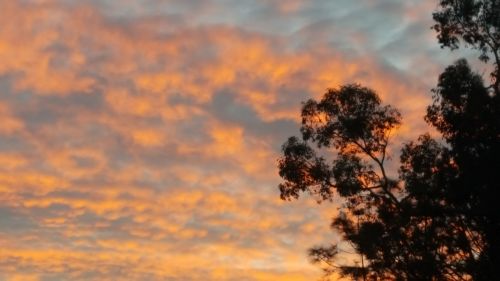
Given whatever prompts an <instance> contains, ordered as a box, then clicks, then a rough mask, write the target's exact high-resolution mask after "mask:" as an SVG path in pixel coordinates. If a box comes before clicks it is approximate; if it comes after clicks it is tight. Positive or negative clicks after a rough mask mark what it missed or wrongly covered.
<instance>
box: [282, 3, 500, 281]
mask: <svg viewBox="0 0 500 281" xmlns="http://www.w3.org/2000/svg"><path fill="white" fill-rule="evenodd" d="M499 7H500V2H498V1H477V0H476V1H474V0H465V1H453V0H448V1H446V0H442V1H440V6H439V9H438V11H436V12H435V13H434V19H435V20H436V25H435V26H434V29H435V30H436V31H437V32H438V39H439V42H440V43H441V44H442V46H446V47H451V48H458V46H459V43H460V41H461V40H462V41H464V42H465V43H467V44H469V45H470V46H472V47H473V48H477V49H479V50H480V52H481V59H482V60H484V61H488V58H489V57H490V56H493V58H494V63H493V65H494V68H495V69H494V71H493V74H492V77H493V79H492V84H491V85H485V82H484V80H483V79H482V77H481V76H480V75H478V74H476V73H474V72H473V71H472V70H471V68H470V66H469V65H468V63H467V62H466V61H465V60H459V61H457V62H456V63H454V64H453V65H451V66H449V67H447V68H446V69H445V71H444V72H443V73H442V74H441V75H440V76H439V80H438V85H437V87H436V88H435V89H434V90H433V103H432V104H431V105H430V106H429V107H428V108H427V114H426V116H425V120H426V121H427V122H428V123H429V124H431V125H432V126H434V127H435V128H436V129H437V130H438V131H439V132H440V133H441V134H442V138H443V139H442V140H441V141H439V140H434V139H432V138H431V137H430V136H429V135H427V134H426V135H422V136H420V137H419V138H418V139H417V140H416V141H413V142H410V143H407V144H405V145H404V146H403V148H402V150H401V153H400V157H399V158H400V159H399V160H400V168H399V170H398V175H397V176H394V178H391V177H390V176H389V174H388V172H387V170H386V160H387V158H388V155H387V153H388V146H389V140H390V136H391V133H392V132H393V131H394V130H395V129H396V128H397V127H398V126H399V125H400V124H401V115H400V113H399V112H398V111H397V110H396V109H395V108H393V107H391V106H388V105H383V104H382V103H381V100H380V98H379V97H378V95H377V94H376V93H375V92H374V91H373V90H371V89H368V88H365V87H362V86H360V85H358V84H350V85H345V86H342V87H339V88H338V89H328V90H327V92H326V93H325V94H324V96H323V98H322V99H321V100H319V101H316V100H312V99H311V100H309V101H307V102H305V103H304V104H303V107H302V113H301V116H302V125H301V129H300V132H301V137H300V138H299V137H291V138H289V139H288V141H287V142H285V144H284V145H283V147H282V151H283V156H282V157H281V158H280V159H279V173H280V176H281V177H282V178H283V180H284V181H283V182H282V183H281V184H280V186H279V188H280V191H281V198H282V199H285V200H287V199H294V198H297V197H299V195H300V194H301V193H302V192H308V193H310V194H311V195H313V196H314V197H316V199H317V200H318V201H320V202H321V201H325V200H332V199H333V198H334V197H335V196H338V197H340V198H343V199H344V200H343V202H344V203H343V204H342V206H341V207H340V213H339V215H338V216H337V217H335V218H334V219H333V222H332V227H333V228H335V229H336V230H337V231H339V233H340V234H341V235H342V237H343V239H344V240H345V241H347V242H349V243H350V244H351V245H352V248H353V249H354V250H355V252H356V253H357V254H358V255H359V259H360V260H359V262H358V263H351V264H337V263H336V258H337V256H338V255H339V254H341V252H342V250H341V249H340V248H339V247H338V245H330V246H323V247H316V248H312V249H311V250H310V252H309V254H310V257H311V260H312V261H313V262H316V263H320V264H323V265H324V270H325V273H326V275H329V274H332V273H333V272H337V273H340V274H341V275H342V276H345V277H351V278H352V279H355V280H418V281H423V280H495V279H497V278H498V276H500V267H499V265H500V240H499V239H498V237H500V207H498V206H499V204H498V202H497V201H498V198H500V196H499V195H500V184H499V182H500V178H499V177H500V176H499V174H498V169H499V168H500V160H499V156H500V93H499V91H500V90H499V87H498V85H499V81H500V74H499V69H498V65H499V58H498V54H499V46H500V43H499V41H500V31H499V28H500V23H499V19H500V12H499Z"/></svg>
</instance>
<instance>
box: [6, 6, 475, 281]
mask: <svg viewBox="0 0 500 281" xmlns="http://www.w3.org/2000/svg"><path fill="white" fill-rule="evenodd" d="M436 5H437V1H435V0H313V1H310V0H134V1H133V0H122V1H114V0H92V1H90V0H89V1H77V0H52V1H50V0H47V1H43V0H0V118H1V123H0V150H1V152H0V280H1V281H3V280H6V281H20V280H29V281H32V280H40V281H42V280H43V281H52V280H55V281H59V280H61V281H63V280H131V281H136V280H137V281H139V280H140V281H143V280H145V281H148V280H168V281H202V280H203V281H212V280H214V281H215V280H239V281H254V280H255V281H257V280H261V281H268V280H269V281H270V280H273V281H285V280H286V281H306V280H308V281H310V280H315V279H317V278H318V277H320V276H321V271H320V270H319V269H318V268H317V267H316V266H314V265H311V264H310V263H309V261H308V258H307V249H308V248H309V247H311V246H315V245H318V244H328V243H336V242H338V240H339V238H338V236H337V235H336V234H335V233H334V232H332V231H331V230H330V229H329V223H330V218H331V217H332V216H333V215H334V214H335V212H336V210H337V209H336V203H335V202H333V203H330V204H329V203H324V204H321V205H318V204H316V202H315V200H314V199H313V198H311V197H308V196H304V197H303V198H301V199H300V200H298V201H292V202H283V201H281V200H280V199H279V191H278V189H277V185H278V184H279V182H280V178H279V176H278V172H277V167H276V164H277V158H278V157H279V155H280V146H281V144H282V143H283V142H284V141H285V140H286V138H287V137H288V136H291V135H297V134H298V133H299V131H298V128H299V123H298V122H299V110H300V106H301V102H302V101H304V100H306V99H308V98H310V97H314V98H318V97H320V96H321V95H322V94H323V93H324V92H325V90H326V89H327V88H328V87H337V86H340V85H342V84H345V83H354V82H357V83H361V84H363V85H365V86H369V87H372V88H373V89H375V90H376V91H377V92H378V93H379V95H380V96H381V97H382V99H383V101H384V102H385V103H390V104H392V105H394V106H396V107H397V108H399V109H400V111H401V112H402V114H403V118H404V119H403V122H404V124H403V126H402V127H401V128H400V129H399V131H398V132H397V133H396V134H395V137H394V138H393V141H394V142H395V145H394V146H393V148H392V149H393V153H392V155H393V156H395V159H396V160H397V149H398V147H399V145H400V143H401V142H404V141H409V140H411V139H413V138H415V137H416V136H417V135H418V134H420V133H424V132H426V131H429V128H428V127H427V125H426V124H425V123H424V122H423V120H422V117H423V115H424V113H425V112H424V111H425V107H426V105H427V104H428V103H429V102H430V100H431V92H430V89H431V88H432V87H433V86H434V85H435V84H436V81H437V75H438V74H439V73H440V72H441V71H442V70H443V68H444V67H445V66H446V65H447V64H450V63H451V62H453V60H455V59H457V58H458V57H459V54H458V53H451V54H450V52H449V51H448V50H442V49H440V48H439V45H438V44H437V42H436V39H435V34H434V32H433V31H432V30H431V29H430V26H431V25H432V17H431V13H432V11H433V10H434V9H435V8H436ZM479 67H481V66H480V65H479ZM478 70H479V71H480V72H482V71H481V68H479V69H478ZM391 165H392V167H393V169H392V171H393V172H394V171H395V169H394V167H397V162H396V161H394V163H391Z"/></svg>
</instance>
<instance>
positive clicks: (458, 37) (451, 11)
mask: <svg viewBox="0 0 500 281" xmlns="http://www.w3.org/2000/svg"><path fill="white" fill-rule="evenodd" d="M433 18H434V20H435V21H436V24H435V25H434V26H433V28H434V30H436V31H437V33H438V36H437V37H438V40H439V43H440V44H441V47H449V48H451V49H452V50H453V49H457V48H458V47H459V45H460V41H463V42H464V43H466V44H467V45H469V46H471V47H472V48H474V49H478V50H479V51H480V52H481V55H480V57H479V58H480V59H481V60H482V61H484V62H488V61H489V60H490V59H491V58H492V57H493V66H494V70H493V72H492V73H491V78H492V79H493V83H492V88H493V89H494V90H495V92H496V94H497V95H498V94H499V91H500V88H499V87H500V71H499V66H500V2H499V1H498V0H440V1H439V9H438V10H437V11H436V12H434V13H433Z"/></svg>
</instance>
